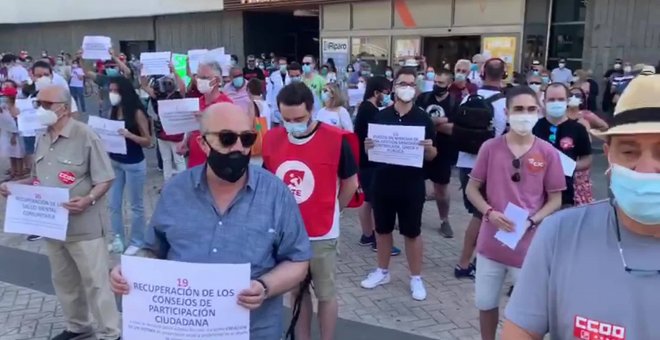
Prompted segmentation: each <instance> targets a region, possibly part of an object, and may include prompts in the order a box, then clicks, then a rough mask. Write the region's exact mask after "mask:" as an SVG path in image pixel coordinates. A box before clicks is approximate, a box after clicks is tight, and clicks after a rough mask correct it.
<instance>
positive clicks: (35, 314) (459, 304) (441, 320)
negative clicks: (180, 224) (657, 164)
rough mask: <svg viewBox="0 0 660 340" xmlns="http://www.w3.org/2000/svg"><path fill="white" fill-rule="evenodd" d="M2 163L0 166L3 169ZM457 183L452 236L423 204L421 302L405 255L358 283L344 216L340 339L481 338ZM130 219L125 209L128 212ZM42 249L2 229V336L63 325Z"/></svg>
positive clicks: (363, 264) (352, 238) (598, 163)
mask: <svg viewBox="0 0 660 340" xmlns="http://www.w3.org/2000/svg"><path fill="white" fill-rule="evenodd" d="M148 154H149V160H150V166H149V176H148V183H147V186H146V188H145V209H146V213H147V216H150V215H151V212H152V211H153V207H154V204H155V202H156V200H157V199H158V194H157V190H158V188H159V187H160V185H161V182H162V180H161V174H160V173H159V172H158V171H157V170H156V169H155V166H154V163H155V157H154V154H153V151H149V152H148ZM605 163H606V162H605V160H604V158H603V157H602V155H598V156H596V160H595V164H594V170H593V173H592V177H593V178H594V183H595V189H594V190H595V191H596V196H597V197H599V198H604V197H606V194H607V190H606V187H605V184H604V183H605V180H604V178H603V172H604V170H605ZM1 165H2V166H0V170H1V169H2V168H3V167H4V166H5V165H4V164H1ZM457 182H458V181H457V179H456V177H454V179H452V183H451V185H450V192H451V195H452V206H451V213H450V221H451V223H452V225H453V226H454V230H455V232H456V238H454V239H444V238H441V237H440V236H439V235H438V232H437V228H438V227H439V222H438V216H437V210H436V208H435V204H434V203H433V202H427V204H426V206H425V209H424V215H423V232H422V237H423V238H424V246H425V251H424V253H425V256H424V270H423V276H424V280H425V282H426V285H427V290H428V298H427V300H426V301H422V302H418V301H413V300H412V299H411V297H410V293H409V290H408V269H407V265H406V262H405V258H404V257H403V256H401V257H398V258H396V259H394V260H393V261H392V266H391V272H392V275H393V280H392V282H391V283H390V284H389V285H387V286H384V287H379V288H377V289H375V290H364V289H362V288H360V286H359V283H360V281H361V280H362V279H363V278H364V277H365V276H366V274H367V273H368V272H369V271H371V270H373V268H374V266H375V254H374V253H373V252H372V251H371V249H370V248H364V247H360V246H358V245H357V240H358V238H359V236H360V228H359V223H358V220H357V214H356V212H355V211H346V212H345V213H344V214H343V215H342V236H341V241H340V256H339V264H338V267H337V288H338V293H339V304H340V317H341V318H342V320H341V322H340V324H339V327H338V332H339V334H338V336H337V338H338V339H348V340H360V339H383V340H395V339H396V340H399V339H411V340H424V339H461V340H463V339H466V340H468V339H479V333H478V314H477V311H476V309H475V308H474V305H473V292H474V286H473V282H471V281H469V280H456V279H455V278H454V277H453V267H454V265H455V263H456V259H457V257H458V254H459V252H460V248H461V245H462V238H463V231H464V228H465V226H466V224H467V222H468V219H469V216H468V215H467V214H466V213H465V209H464V208H463V205H462V201H461V196H460V191H459V188H458V185H457ZM0 206H4V202H0ZM128 216H129V215H128V213H126V215H125V217H128ZM3 217H4V209H0V219H2V218H3ZM395 243H396V244H397V245H402V244H403V240H402V239H401V238H400V237H398V236H397V237H396V238H395ZM43 254H45V246H44V244H43V242H42V241H37V242H26V241H25V238H24V236H22V235H13V234H5V233H2V232H0V340H18V339H38V340H41V339H48V338H49V337H50V336H53V335H55V334H57V333H59V332H60V331H61V330H62V329H63V328H64V324H63V323H62V314H61V310H60V309H59V307H58V304H57V301H56V298H55V297H54V295H53V291H52V286H51V284H50V280H49V275H50V274H49V268H48V263H47V259H46V257H45V256H43ZM503 299H504V298H503ZM503 301H504V300H503ZM413 334H414V335H413ZM129 340H133V339H129Z"/></svg>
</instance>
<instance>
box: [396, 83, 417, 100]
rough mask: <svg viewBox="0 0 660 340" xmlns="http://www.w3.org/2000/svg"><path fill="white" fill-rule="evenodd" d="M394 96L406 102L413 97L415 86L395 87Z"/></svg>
mask: <svg viewBox="0 0 660 340" xmlns="http://www.w3.org/2000/svg"><path fill="white" fill-rule="evenodd" d="M396 96H397V97H398V98H399V99H401V101H403V102H404V103H408V102H410V101H412V100H413V98H414V97H415V88H414V87H412V86H401V87H397V88H396Z"/></svg>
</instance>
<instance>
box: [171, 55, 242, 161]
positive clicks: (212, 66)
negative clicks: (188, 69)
mask: <svg viewBox="0 0 660 340" xmlns="http://www.w3.org/2000/svg"><path fill="white" fill-rule="evenodd" d="M191 86H192V88H193V89H194V88H197V91H199V92H200V93H201V94H202V96H201V97H200V98H199V109H200V113H201V112H202V111H204V109H206V108H207V107H209V106H211V105H213V104H216V103H223V102H225V103H232V100H231V99H230V98H229V97H227V95H225V94H224V93H222V90H221V88H222V68H221V67H220V64H218V62H216V61H214V60H210V59H209V60H202V61H201V62H200V63H199V67H198V68H197V74H196V75H195V77H194V78H193V83H192V85H191ZM199 136H200V133H199V131H193V132H190V133H187V134H186V137H185V139H184V141H183V142H182V143H181V144H180V145H181V147H180V148H179V150H178V152H179V153H181V154H183V153H185V152H186V151H187V152H188V168H192V167H195V166H198V165H201V164H204V163H206V155H205V154H204V152H203V151H202V149H201V148H200V147H199V143H197V138H199Z"/></svg>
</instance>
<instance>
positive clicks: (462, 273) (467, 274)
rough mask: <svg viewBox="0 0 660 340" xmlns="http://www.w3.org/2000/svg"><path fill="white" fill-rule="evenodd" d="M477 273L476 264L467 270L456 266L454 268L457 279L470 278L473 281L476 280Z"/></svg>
mask: <svg viewBox="0 0 660 340" xmlns="http://www.w3.org/2000/svg"><path fill="white" fill-rule="evenodd" d="M475 271H476V268H475V267H474V264H472V263H470V265H468V267H467V268H461V266H460V265H456V267H454V276H455V277H456V278H457V279H461V278H468V279H473V280H474V273H475Z"/></svg>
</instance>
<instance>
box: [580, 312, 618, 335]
mask: <svg viewBox="0 0 660 340" xmlns="http://www.w3.org/2000/svg"><path fill="white" fill-rule="evenodd" d="M573 336H575V337H576V338H577V339H581V340H626V328H625V327H623V326H617V325H614V324H611V323H607V322H602V321H596V320H592V319H589V318H585V317H583V316H579V315H576V316H575V324H574V327H573Z"/></svg>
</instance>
